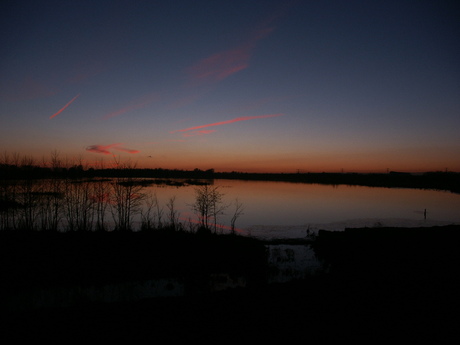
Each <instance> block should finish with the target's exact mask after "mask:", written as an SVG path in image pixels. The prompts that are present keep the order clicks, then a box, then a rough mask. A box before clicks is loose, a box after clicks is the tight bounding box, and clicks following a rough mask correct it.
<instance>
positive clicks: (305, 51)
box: [0, 0, 460, 172]
mask: <svg viewBox="0 0 460 345" xmlns="http://www.w3.org/2000/svg"><path fill="white" fill-rule="evenodd" d="M0 27H1V49H0V150H1V153H2V155H3V153H4V152H7V153H9V154H13V153H15V152H16V153H19V154H21V155H29V156H33V157H35V158H36V159H37V160H40V161H42V157H45V159H44V160H45V161H46V160H47V159H48V157H49V156H50V153H51V152H52V151H58V152H59V154H60V156H61V157H67V158H68V159H69V160H72V159H74V158H75V159H79V160H81V161H82V162H84V163H85V164H87V165H88V166H90V165H94V164H95V163H96V162H98V161H100V160H101V159H103V161H104V162H105V164H106V165H107V166H108V165H110V164H112V163H113V161H114V157H117V158H119V159H121V160H125V161H128V160H131V162H135V163H137V166H138V167H145V168H171V169H174V168H177V169H195V168H198V169H203V170H206V169H211V168H213V169H215V170H216V171H242V172H297V171H301V172H308V171H311V172H321V171H326V172H336V171H342V169H343V171H345V172H350V171H356V172H386V171H387V169H389V170H398V171H413V172H418V171H433V170H445V169H448V170H449V171H460V38H459V37H460V11H459V5H458V2H457V1H422V0H420V1H405V0H397V1H392V0H385V1H368V0H367V1H366V0H363V1H353V0H350V1H339V0H337V1H306V0H305V1H301V0H299V1H286V0H284V1H251V0H245V1H239V0H231V1H219V0H211V1H199V0H197V1H190V0H186V1H175V0H171V1H164V0H163V1H153V0H152V1H115V0H114V1H98V0H92V1H82V0H80V1H65V0H58V1H48V0H44V1H21V0H4V1H1V2H0Z"/></svg>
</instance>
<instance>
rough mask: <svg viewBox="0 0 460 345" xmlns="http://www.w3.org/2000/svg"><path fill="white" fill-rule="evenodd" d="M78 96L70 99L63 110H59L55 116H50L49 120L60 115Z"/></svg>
mask: <svg viewBox="0 0 460 345" xmlns="http://www.w3.org/2000/svg"><path fill="white" fill-rule="evenodd" d="M79 96H80V94H78V95H76V96H75V97H74V98H72V100H71V101H70V102H69V103H67V104H66V105H65V106H64V107H63V108H61V109H60V110H59V111H58V112H57V113H56V114H54V115H51V116H50V119H52V118H53V117H55V116H57V115H59V114H60V113H62V112H63V111H64V110H65V109H66V108H67V107H68V106H69V105H71V104H72V103H73V101H75V100H76V99H77V98H78V97H79Z"/></svg>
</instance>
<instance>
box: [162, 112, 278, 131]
mask: <svg viewBox="0 0 460 345" xmlns="http://www.w3.org/2000/svg"><path fill="white" fill-rule="evenodd" d="M283 115H284V114H270V115H256V116H242V117H237V118H234V119H231V120H226V121H221V122H215V123H208V124H207V125H201V126H195V127H190V128H185V129H176V130H175V131H171V132H169V133H176V132H187V131H193V130H197V129H201V128H207V127H213V126H221V125H227V124H229V123H234V122H239V121H248V120H255V119H266V118H270V117H278V116H283Z"/></svg>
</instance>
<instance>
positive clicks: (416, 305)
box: [1, 226, 460, 344]
mask: <svg viewBox="0 0 460 345" xmlns="http://www.w3.org/2000/svg"><path fill="white" fill-rule="evenodd" d="M459 233H460V228H459V227H458V226H451V227H434V228H430V229H426V228H425V229H395V228H392V229H388V228H386V229H383V228H380V229H348V230H346V231H344V232H340V233H339V232H334V233H332V232H320V234H319V236H318V238H317V239H316V240H315V242H314V247H315V251H316V253H317V255H318V256H319V257H320V258H321V259H322V260H323V262H324V264H325V265H326V266H327V267H328V271H327V273H323V274H320V275H316V276H311V277H308V278H307V279H304V280H301V281H295V282H291V283H287V284H276V285H263V284H253V285H251V288H236V289H233V290H226V291H222V292H214V293H195V294H189V295H188V296H184V297H167V298H153V299H146V300H141V301H137V302H129V303H127V302H121V303H110V304H106V303H81V304H80V305H77V306H73V307H68V308H42V309H35V310H32V311H29V312H25V313H9V314H8V315H6V316H7V322H4V323H3V324H2V328H3V329H2V330H1V331H2V332H1V334H2V337H5V338H6V337H9V340H8V341H9V343H12V341H16V342H18V343H19V342H22V341H24V340H28V341H34V342H39V341H47V340H59V341H61V342H63V343H72V342H79V343H81V342H82V341H89V340H91V341H96V342H104V343H106V342H108V341H114V340H118V341H121V342H122V343H152V342H158V343H161V344H165V343H166V344H168V343H186V342H187V343H189V342H191V343H220V344H221V343H224V344H235V343H249V342H254V341H257V342H261V341H262V342H264V341H270V342H271V343H273V342H280V343H293V342H302V343H310V344H331V343H337V344H338V343H341V344H348V343H357V342H359V343H368V344H413V343H417V344H419V343H430V344H442V343H446V344H447V343H455V339H457V338H458V335H459V334H458V333H459V332H458V326H457V313H458V310H459V309H458V307H459V306H460V305H459V301H458V297H457V294H458V291H459V287H460V286H459V283H458V282H457V279H456V278H457V276H458V273H459V268H458V267H459V266H458V264H459V263H460V260H459V252H460V251H458V250H457V248H458V244H459V243H460V242H459V239H460V236H459ZM251 245H255V246H256V247H257V243H252V242H251ZM226 246H227V245H225V246H223V247H222V248H225V247H226ZM160 247H161V246H160ZM228 247H229V248H234V249H235V248H236V245H235V243H234V244H232V245H229V246H228ZM256 247H254V248H256ZM121 248H123V246H120V249H121ZM222 248H221V249H220V250H219V251H215V252H214V253H213V254H214V255H215V257H214V258H216V260H215V262H218V261H219V260H218V258H219V253H218V252H220V251H223V249H222ZM254 248H253V249H254ZM257 248H258V247H257ZM3 249H4V248H3ZM208 254H209V253H208ZM234 255H236V254H234ZM192 256H193V255H192ZM212 258H213V257H212V256H210V257H207V259H208V261H212ZM246 259H247V258H245V259H244V260H246ZM242 260H243V259H242ZM244 260H243V261H244ZM186 261H187V260H185V261H182V264H184V265H185V266H186V267H188V269H189V270H190V267H194V266H193V265H192V264H191V263H187V262H186ZM192 261H193V260H192ZM245 264H246V265H248V267H249V270H250V269H251V267H252V269H255V268H257V265H258V264H257V263H251V262H249V261H247V262H245ZM190 265H191V266H190ZM179 266H181V264H180V265H179ZM243 266H244V265H243ZM206 267H207V268H206V270H210V271H212V269H211V268H212V267H214V268H215V267H216V266H206ZM229 267H230V266H229ZM232 267H233V269H234V270H235V271H234V272H236V271H238V265H236V266H234V265H233V266H232ZM260 267H263V266H259V268H260ZM218 271H222V270H221V269H219V270H218ZM248 272H249V271H248ZM13 326H18V327H19V332H18V331H15V330H14V328H13Z"/></svg>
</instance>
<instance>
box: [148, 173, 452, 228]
mask: <svg viewBox="0 0 460 345" xmlns="http://www.w3.org/2000/svg"><path fill="white" fill-rule="evenodd" d="M214 184H215V185H218V186H219V188H220V189H221V191H222V192H223V193H224V194H225V196H224V199H225V201H226V202H228V203H231V202H232V201H234V200H235V199H236V198H238V199H239V200H240V201H241V202H242V203H243V205H244V215H242V216H241V217H240V218H239V219H238V221H237V223H236V226H237V227H238V228H239V229H240V230H241V231H242V232H243V233H245V234H250V235H253V236H254V235H256V234H260V232H261V229H262V228H264V229H266V231H267V232H270V231H271V232H273V230H278V231H277V232H279V231H280V230H281V228H285V230H289V228H291V229H293V228H296V227H299V226H301V227H302V236H301V237H303V236H304V234H305V231H306V229H307V228H308V226H310V228H314V227H318V226H320V225H321V224H324V225H325V226H326V227H328V226H329V228H330V229H331V230H335V229H337V228H338V229H340V228H341V227H342V226H349V225H351V226H353V225H358V226H360V225H363V226H374V225H379V224H381V225H389V226H397V225H403V226H404V225H408V226H420V225H421V226H423V225H424V224H426V225H428V226H430V225H437V224H450V223H459V222H460V212H459V210H460V195H458V194H453V193H449V192H440V191H431V190H416V189H400V188H375V187H359V186H344V185H340V186H331V185H319V184H301V183H286V182H269V181H239V180H215V182H214ZM146 190H148V191H150V192H152V193H153V192H154V193H156V194H157V197H158V199H159V201H160V202H163V203H165V202H166V201H167V200H168V199H169V198H171V197H173V196H176V201H177V207H178V210H179V212H180V216H181V220H182V221H186V220H187V219H194V218H195V217H196V216H195V215H194V214H193V213H192V211H191V209H190V206H189V205H190V204H192V203H193V199H194V187H193V186H186V187H180V188H174V187H162V188H158V187H147V188H146ZM424 209H427V220H426V221H424V217H423V211H424ZM231 215H232V209H231V207H230V208H228V209H227V210H226V212H225V214H223V215H222V216H221V218H220V224H221V225H222V228H223V229H224V231H226V230H225V229H226V227H228V226H229V225H230V218H231ZM412 224H413V225H412ZM331 225H333V226H335V227H336V228H331ZM341 229H342V230H343V227H342V228H341ZM295 231H296V232H298V231H300V230H298V229H296V230H295Z"/></svg>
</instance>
